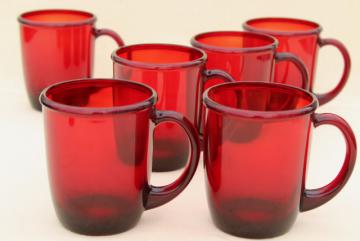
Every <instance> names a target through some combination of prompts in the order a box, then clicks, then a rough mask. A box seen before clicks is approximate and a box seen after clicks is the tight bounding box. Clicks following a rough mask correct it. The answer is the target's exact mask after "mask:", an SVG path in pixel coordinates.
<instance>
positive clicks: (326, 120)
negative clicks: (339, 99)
mask: <svg viewBox="0 0 360 241" xmlns="http://www.w3.org/2000/svg"><path fill="white" fill-rule="evenodd" d="M312 122H313V123H314V126H315V128H316V127H318V126H320V125H333V126H335V127H336V128H338V129H339V130H340V131H341V133H342V134H343V136H344V138H345V142H346V155H345V160H344V163H343V165H342V167H341V170H340V172H339V173H338V175H337V176H336V177H335V178H334V179H333V180H332V181H331V182H330V183H329V184H327V185H326V186H324V187H321V188H316V189H305V190H304V192H303V194H302V197H301V202H300V211H301V212H304V211H308V210H311V209H314V208H317V207H319V206H321V205H323V204H324V203H326V202H328V201H329V200H331V199H332V198H333V197H335V196H336V194H338V193H339V192H340V191H341V189H342V188H343V187H344V186H345V184H346V182H347V181H348V179H349V177H350V176H351V173H352V171H353V169H354V165H355V160H356V140H355V135H354V133H353V131H352V130H351V127H350V126H349V125H348V123H346V121H345V120H344V119H342V118H341V117H339V116H337V115H334V114H328V113H326V114H313V115H312Z"/></svg>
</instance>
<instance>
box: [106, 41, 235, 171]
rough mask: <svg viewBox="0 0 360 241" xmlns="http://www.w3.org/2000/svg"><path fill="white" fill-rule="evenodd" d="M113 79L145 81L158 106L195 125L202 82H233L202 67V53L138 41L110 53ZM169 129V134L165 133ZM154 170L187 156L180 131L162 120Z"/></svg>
mask: <svg viewBox="0 0 360 241" xmlns="http://www.w3.org/2000/svg"><path fill="white" fill-rule="evenodd" d="M112 59H113V61H114V78H122V79H128V80H132V81H136V82H141V83H144V84H147V85H149V86H151V87H152V88H154V89H155V90H156V92H157V93H158V96H159V101H158V103H157V104H156V107H157V108H158V109H160V110H161V109H164V110H173V111H177V112H179V113H181V114H183V115H184V116H186V117H187V118H188V119H189V120H190V121H191V122H192V123H193V124H194V125H195V126H199V123H200V119H201V117H200V114H199V113H200V106H201V105H200V98H201V94H202V92H203V91H202V89H203V83H204V82H206V81H208V80H209V79H211V78H216V77H218V78H222V79H223V80H224V81H233V79H232V78H231V76H229V75H228V74H227V73H225V72H223V71H220V70H214V69H213V70H210V69H207V68H205V63H206V54H205V53H204V52H203V51H201V50H198V49H195V48H192V47H186V46H181V45H173V44H138V45H129V46H125V47H121V48H119V49H118V50H115V51H114V52H113V54H112ZM169 132H171V133H172V135H169ZM154 141H155V143H154V163H153V170H154V171H170V170H175V169H178V168H180V167H183V166H184V165H185V163H186V161H187V159H188V152H189V151H188V149H189V148H188V141H187V139H186V136H185V134H184V133H183V131H182V130H181V129H180V128H179V127H178V126H175V125H174V124H173V123H166V124H164V125H162V126H159V128H158V129H157V130H156V131H155V139H154Z"/></svg>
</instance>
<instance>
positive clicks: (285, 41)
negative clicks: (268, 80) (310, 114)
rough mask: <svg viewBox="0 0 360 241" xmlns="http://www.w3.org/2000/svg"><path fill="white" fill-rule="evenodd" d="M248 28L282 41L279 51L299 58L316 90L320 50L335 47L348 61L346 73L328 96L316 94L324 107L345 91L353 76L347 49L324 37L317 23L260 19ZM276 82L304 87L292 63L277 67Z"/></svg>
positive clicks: (254, 20) (345, 66)
mask: <svg viewBox="0 0 360 241" xmlns="http://www.w3.org/2000/svg"><path fill="white" fill-rule="evenodd" d="M243 26H244V29H246V30H248V31H251V32H256V33H265V34H269V35H272V36H274V37H275V38H276V39H278V40H279V52H290V53H292V54H294V55H296V56H297V57H299V58H300V59H301V60H302V61H303V62H304V63H305V65H306V67H307V69H308V71H309V76H310V78H309V89H308V90H310V91H313V86H314V76H315V68H316V63H317V55H318V50H319V48H321V47H324V46H328V45H331V46H334V47H335V48H337V49H338V50H339V51H340V53H341V55H342V57H343V59H344V70H343V73H342V77H341V79H340V81H339V82H338V84H337V85H336V86H335V88H333V89H332V90H330V91H329V92H327V93H323V94H316V96H317V98H318V100H319V103H320V105H322V104H325V103H327V102H329V101H331V100H332V99H333V98H334V97H336V96H337V95H338V94H339V93H340V92H341V90H342V89H343V88H344V86H345V84H346V82H347V79H348V77H349V74H350V66H351V60H350V55H349V52H348V51H347V49H346V47H345V46H344V45H343V44H342V43H341V42H340V41H338V40H335V39H328V38H321V37H320V33H321V30H322V28H321V26H320V25H319V24H317V23H315V22H311V21H307V20H301V19H291V18H257V19H251V20H248V21H246V22H245V23H244V25H243ZM274 80H275V82H279V83H285V84H291V85H295V86H298V87H300V86H301V83H302V82H301V79H300V78H299V75H298V73H297V70H296V69H295V68H294V66H293V65H291V64H289V63H286V62H284V63H280V64H279V65H277V66H276V70H275V77H274Z"/></svg>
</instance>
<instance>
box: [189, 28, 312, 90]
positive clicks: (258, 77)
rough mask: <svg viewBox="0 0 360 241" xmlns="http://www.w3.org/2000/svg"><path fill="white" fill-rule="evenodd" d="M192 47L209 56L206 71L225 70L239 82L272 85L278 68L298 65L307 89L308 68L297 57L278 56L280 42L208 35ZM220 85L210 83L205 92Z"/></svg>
mask: <svg viewBox="0 0 360 241" xmlns="http://www.w3.org/2000/svg"><path fill="white" fill-rule="evenodd" d="M191 44H192V45H193V46H194V47H197V48H200V49H202V50H204V51H205V52H206V54H207V56H208V61H207V63H206V67H207V68H217V69H221V70H224V71H226V72H228V73H229V74H230V75H232V76H233V77H234V78H235V79H236V80H237V81H263V82H272V80H273V75H274V68H275V66H276V65H277V63H278V62H283V61H286V62H292V63H294V64H295V66H296V67H297V68H298V69H297V72H299V73H300V75H301V76H302V79H301V81H302V84H301V85H302V87H304V88H306V87H307V83H308V74H307V70H306V68H305V65H304V64H303V63H302V61H301V60H299V59H298V58H297V57H296V56H295V55H292V54H290V53H277V45H278V42H277V40H276V39H275V38H273V37H271V36H268V35H264V34H257V33H250V32H241V31H218V32H207V33H200V34H198V35H196V36H194V37H193V38H192V39H191ZM217 83H219V82H218V81H217V80H214V81H212V82H209V83H208V84H207V85H206V86H205V89H207V88H208V87H210V86H213V85H215V84H217Z"/></svg>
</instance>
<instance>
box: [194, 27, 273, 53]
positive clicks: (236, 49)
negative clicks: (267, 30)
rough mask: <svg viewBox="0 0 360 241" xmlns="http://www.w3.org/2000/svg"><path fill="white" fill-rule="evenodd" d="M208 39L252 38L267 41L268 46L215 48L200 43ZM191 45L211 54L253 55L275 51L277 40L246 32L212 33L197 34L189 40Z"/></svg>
mask: <svg viewBox="0 0 360 241" xmlns="http://www.w3.org/2000/svg"><path fill="white" fill-rule="evenodd" d="M209 37H239V38H246V37H249V38H254V39H256V38H257V39H262V40H265V41H268V42H269V43H268V44H264V45H261V46H252V47H223V46H221V47H220V46H215V45H210V44H206V43H203V42H201V39H203V38H209ZM191 45H193V46H194V47H196V48H200V49H205V50H208V51H213V52H223V53H255V52H262V51H267V50H275V49H276V48H277V46H278V40H277V39H276V38H274V37H272V36H270V35H267V34H262V33H253V32H246V31H212V32H204V33H199V34H197V35H195V36H194V37H192V38H191Z"/></svg>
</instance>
